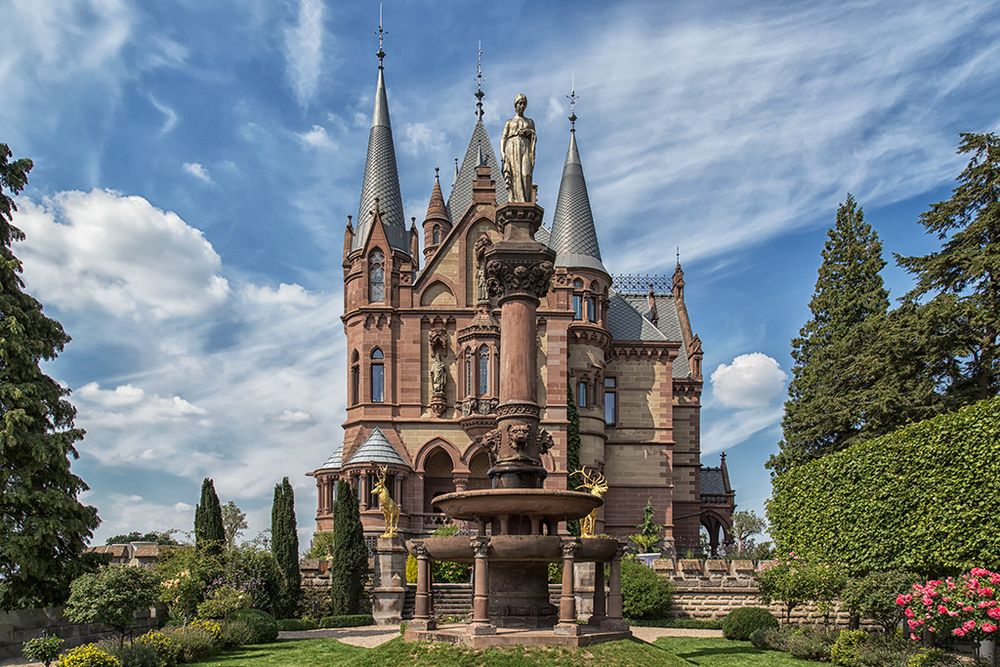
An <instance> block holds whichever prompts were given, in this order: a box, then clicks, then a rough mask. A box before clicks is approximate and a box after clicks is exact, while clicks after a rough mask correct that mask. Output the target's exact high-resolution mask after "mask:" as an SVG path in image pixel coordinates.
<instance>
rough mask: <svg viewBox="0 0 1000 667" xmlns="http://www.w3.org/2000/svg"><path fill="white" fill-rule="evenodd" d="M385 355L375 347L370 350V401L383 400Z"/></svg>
mask: <svg viewBox="0 0 1000 667" xmlns="http://www.w3.org/2000/svg"><path fill="white" fill-rule="evenodd" d="M384 359H385V355H384V354H382V350H380V349H378V348H377V347H376V348H375V349H374V350H372V363H371V387H372V403H382V402H383V401H385V363H384Z"/></svg>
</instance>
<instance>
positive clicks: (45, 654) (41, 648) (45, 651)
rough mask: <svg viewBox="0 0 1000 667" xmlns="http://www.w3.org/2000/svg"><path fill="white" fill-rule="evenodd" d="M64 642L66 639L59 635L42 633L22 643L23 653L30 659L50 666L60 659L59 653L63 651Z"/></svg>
mask: <svg viewBox="0 0 1000 667" xmlns="http://www.w3.org/2000/svg"><path fill="white" fill-rule="evenodd" d="M64 643H65V641H63V640H62V639H60V638H59V637H53V636H51V635H42V636H41V637H35V638H34V639H29V640H28V641H26V642H24V644H22V645H21V655H23V656H24V657H25V658H27V659H28V660H32V661H34V662H40V663H42V664H43V665H45V667H49V666H50V665H51V664H52V663H54V662H55V661H56V660H58V659H59V653H60V652H61V651H62V646H63V644H64Z"/></svg>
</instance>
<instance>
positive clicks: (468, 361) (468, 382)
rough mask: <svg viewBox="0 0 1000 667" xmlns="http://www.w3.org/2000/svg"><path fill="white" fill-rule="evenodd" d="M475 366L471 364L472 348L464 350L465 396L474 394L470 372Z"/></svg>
mask: <svg viewBox="0 0 1000 667" xmlns="http://www.w3.org/2000/svg"><path fill="white" fill-rule="evenodd" d="M474 366H475V364H474V363H473V362H472V348H468V347H467V348H465V395H466V396H472V394H473V393H474V392H473V391H472V388H473V387H475V384H473V382H472V371H473V367H474Z"/></svg>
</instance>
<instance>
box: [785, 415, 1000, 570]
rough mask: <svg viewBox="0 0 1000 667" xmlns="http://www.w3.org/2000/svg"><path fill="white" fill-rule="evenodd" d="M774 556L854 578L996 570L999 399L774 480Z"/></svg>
mask: <svg viewBox="0 0 1000 667" xmlns="http://www.w3.org/2000/svg"><path fill="white" fill-rule="evenodd" d="M773 486H774V489H773V496H772V499H771V500H770V502H769V503H768V508H767V515H768V518H769V520H770V524H771V529H770V532H771V536H772V537H773V538H774V539H775V541H776V543H777V545H778V546H779V548H780V549H782V550H784V551H794V552H795V553H796V555H798V556H800V557H803V558H807V559H815V560H819V561H827V562H839V563H843V564H844V565H846V566H847V567H848V569H849V570H850V571H851V573H852V574H863V573H867V572H877V571H882V570H888V569H909V570H913V571H916V572H918V573H921V574H926V575H935V576H936V575H941V574H949V573H955V572H958V571H960V570H966V569H968V568H970V567H973V566H981V567H987V568H997V567H1000V398H993V399H988V400H985V401H981V402H979V403H975V404H973V405H970V406H967V407H965V408H962V409H960V410H957V411H955V412H951V413H948V414H944V415H941V416H939V417H935V418H933V419H929V420H927V421H924V422H919V423H916V424H913V425H911V426H907V427H905V428H902V429H900V430H898V431H895V432H893V433H890V434H888V435H884V436H882V437H879V438H875V439H873V440H869V441H867V442H863V443H859V444H857V445H855V446H853V447H850V448H849V449H846V450H844V451H842V452H838V453H836V454H831V455H828V456H824V457H823V458H821V459H818V460H816V461H813V462H810V463H807V464H803V465H801V466H797V467H795V468H793V469H792V470H790V471H788V472H786V473H784V474H782V475H779V476H778V477H776V478H775V480H774V485H773Z"/></svg>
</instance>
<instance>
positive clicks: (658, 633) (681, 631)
mask: <svg viewBox="0 0 1000 667" xmlns="http://www.w3.org/2000/svg"><path fill="white" fill-rule="evenodd" d="M632 634H633V635H635V638H636V639H641V640H642V641H644V642H647V643H650V644H652V643H653V642H655V641H656V640H657V639H659V638H660V637H720V638H721V637H722V630H696V629H694V628H640V627H636V626H632Z"/></svg>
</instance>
